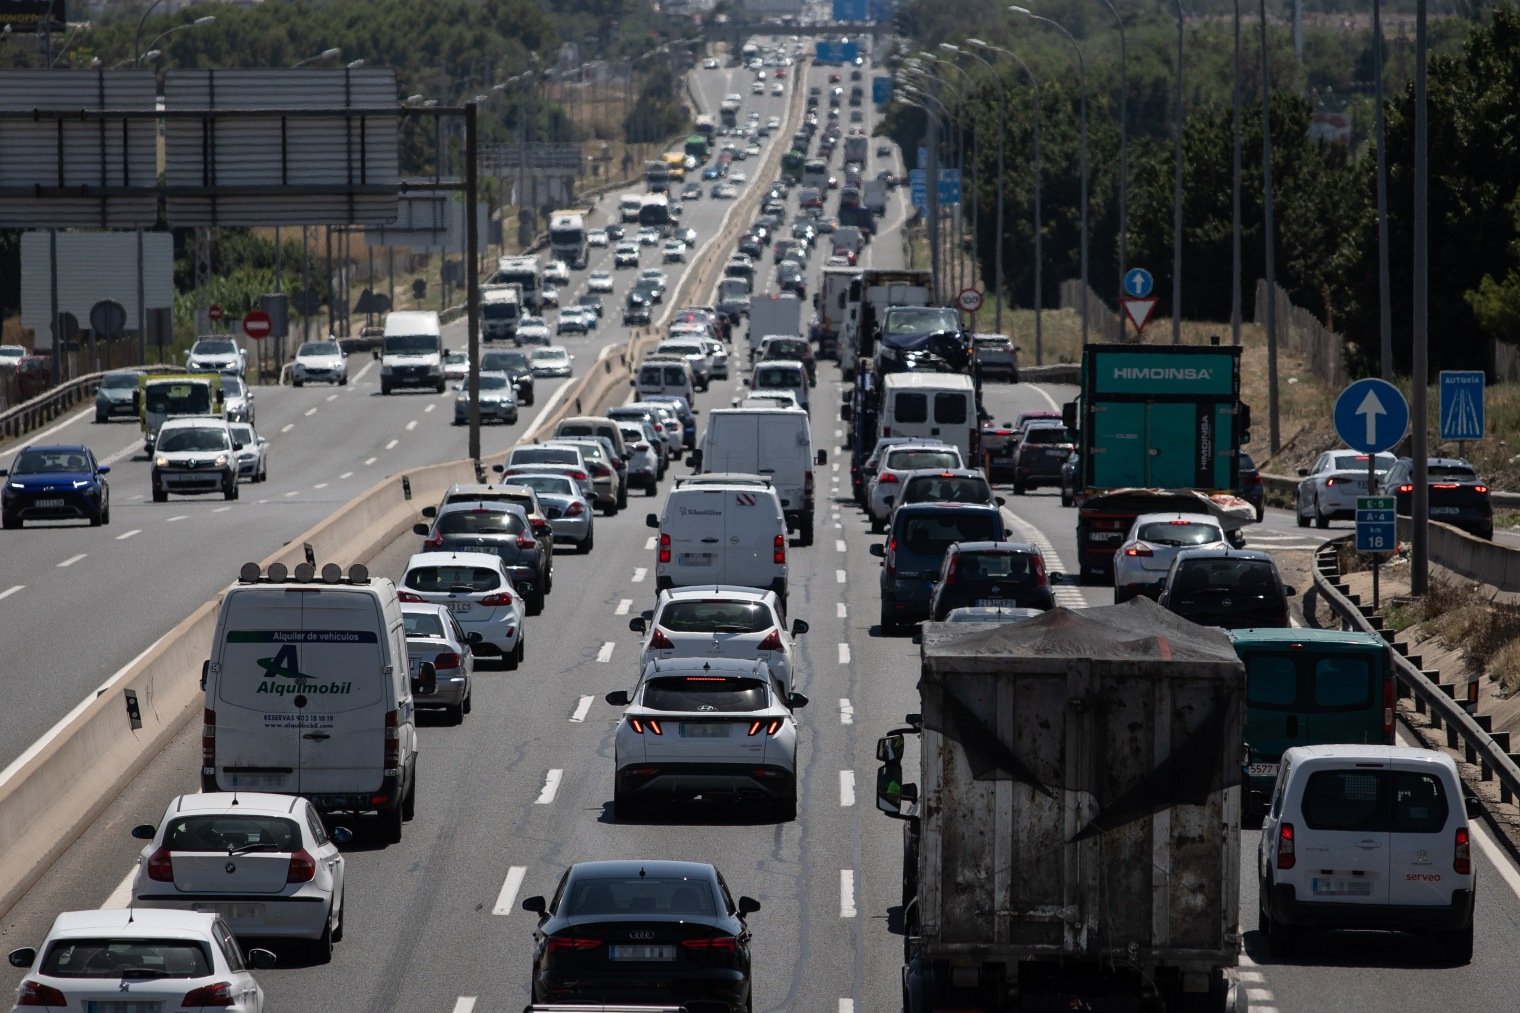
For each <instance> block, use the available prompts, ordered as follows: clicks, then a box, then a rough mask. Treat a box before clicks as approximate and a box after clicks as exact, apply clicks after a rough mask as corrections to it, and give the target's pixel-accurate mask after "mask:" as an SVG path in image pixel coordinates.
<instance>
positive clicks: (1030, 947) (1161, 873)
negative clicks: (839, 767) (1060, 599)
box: [877, 598, 1245, 1013]
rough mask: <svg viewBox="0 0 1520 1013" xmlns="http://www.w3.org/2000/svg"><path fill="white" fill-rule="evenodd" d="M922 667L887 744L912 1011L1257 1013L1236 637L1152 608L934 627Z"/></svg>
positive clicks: (1141, 602)
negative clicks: (1245, 870)
mask: <svg viewBox="0 0 1520 1013" xmlns="http://www.w3.org/2000/svg"><path fill="white" fill-rule="evenodd" d="M920 658H921V672H920V681H919V694H920V700H921V705H922V713H920V714H911V715H909V716H908V727H906V728H902V729H896V730H894V731H892V732H890V733H889V734H888V735H887V736H886V737H884V738H883V739H881V740H880V741H879V742H878V743H877V756H878V759H879V760H881V761H882V765H881V767H880V768H879V769H878V771H877V807H878V808H879V809H881V810H882V811H884V812H886V813H888V814H889V815H892V816H894V817H896V818H899V819H902V820H904V821H905V827H904V830H905V833H904V856H903V857H904V865H903V925H904V929H905V932H906V945H905V955H904V964H903V969H902V986H903V990H902V994H903V1006H904V1009H905V1011H907V1013H928V1011H945V1010H952V1009H953V1010H955V1011H957V1013H961V1011H965V1013H971V1011H978V1013H1002V1011H1011V1010H1044V1011H1054V1010H1071V1009H1080V1010H1093V1011H1160V1010H1179V1009H1186V1010H1199V1011H1205V1010H1206V1011H1210V1013H1233V1011H1241V1010H1243V1009H1244V1008H1245V998H1244V995H1243V991H1242V990H1241V989H1240V988H1239V986H1238V984H1237V982H1236V980H1235V975H1234V972H1233V968H1234V967H1235V966H1236V963H1237V954H1238V952H1239V949H1240V930H1239V926H1238V908H1239V903H1240V779H1241V752H1242V750H1241V731H1242V715H1243V713H1244V710H1243V696H1244V689H1245V678H1244V670H1243V668H1242V666H1241V664H1240V661H1239V659H1238V658H1237V657H1236V656H1235V651H1234V648H1233V647H1232V646H1231V644H1230V641H1229V638H1228V637H1226V636H1225V635H1224V633H1223V632H1222V631H1220V630H1217V629H1214V628H1211V627H1202V626H1197V625H1195V624H1193V623H1190V622H1188V621H1187V620H1185V619H1182V618H1181V617H1179V616H1176V615H1173V614H1172V613H1170V612H1167V611H1166V610H1165V609H1162V608H1161V607H1160V606H1158V605H1156V604H1155V603H1154V602H1151V601H1150V600H1149V599H1145V598H1137V599H1133V600H1131V601H1129V602H1127V603H1126V604H1124V605H1113V606H1105V607H1101V608H1092V609H1083V610H1079V611H1072V610H1068V609H1064V608H1056V609H1054V610H1052V611H1050V612H1047V613H1045V614H1043V615H1041V616H1037V617H1035V618H1032V619H1027V620H1024V621H1021V622H1018V623H1011V624H1010V623H996V624H994V623H987V624H981V623H956V624H950V623H927V624H925V625H924V629H923V637H922V644H921V647H920ZM915 733H916V734H918V735H920V736H921V741H920V743H919V749H918V753H919V757H920V759H919V771H920V773H919V776H920V781H919V783H917V784H909V783H904V781H903V777H904V774H903V753H904V736H905V735H911V734H915Z"/></svg>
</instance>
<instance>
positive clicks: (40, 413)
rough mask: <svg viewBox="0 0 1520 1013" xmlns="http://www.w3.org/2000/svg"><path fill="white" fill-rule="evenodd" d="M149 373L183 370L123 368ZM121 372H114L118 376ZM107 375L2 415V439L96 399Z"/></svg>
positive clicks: (65, 386)
mask: <svg viewBox="0 0 1520 1013" xmlns="http://www.w3.org/2000/svg"><path fill="white" fill-rule="evenodd" d="M120 368H121V369H140V370H143V371H144V372H148V373H182V372H184V367H182V366H169V365H160V364H154V365H147V366H122V367H120ZM118 371H119V370H111V372H113V373H114V372H118ZM103 376H105V373H104V372H100V373H86V374H85V375H84V376H79V377H75V378H74V379H72V380H69V381H68V382H66V383H61V384H59V385H58V386H57V387H52V388H50V389H48V390H45V391H43V392H42V393H41V394H38V395H37V396H36V397H34V398H32V399H31V400H30V401H24V402H22V403H21V404H18V405H16V406H15V407H14V408H10V409H7V410H6V411H3V412H0V439H16V438H20V437H22V436H25V435H26V434H27V433H30V432H31V431H32V430H34V429H40V428H42V427H43V426H45V425H47V424H48V423H49V422H52V421H53V420H54V419H56V418H58V416H60V415H62V414H63V413H64V412H66V411H68V410H69V409H70V408H72V407H74V406H75V405H76V404H78V403H79V402H81V401H83V400H85V399H86V398H92V397H94V396H95V388H96V386H97V385H98V384H99V383H100V378H101V377H103Z"/></svg>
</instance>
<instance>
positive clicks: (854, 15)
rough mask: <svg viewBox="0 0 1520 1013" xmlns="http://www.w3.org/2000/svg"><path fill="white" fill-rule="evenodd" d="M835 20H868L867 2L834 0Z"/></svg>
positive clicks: (863, 0) (862, 0)
mask: <svg viewBox="0 0 1520 1013" xmlns="http://www.w3.org/2000/svg"><path fill="white" fill-rule="evenodd" d="M834 20H835V21H864V20H866V0H834Z"/></svg>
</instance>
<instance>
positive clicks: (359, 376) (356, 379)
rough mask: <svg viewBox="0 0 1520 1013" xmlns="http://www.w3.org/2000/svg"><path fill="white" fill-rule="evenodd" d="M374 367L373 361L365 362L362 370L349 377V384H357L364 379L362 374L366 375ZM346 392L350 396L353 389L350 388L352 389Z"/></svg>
mask: <svg viewBox="0 0 1520 1013" xmlns="http://www.w3.org/2000/svg"><path fill="white" fill-rule="evenodd" d="M374 367H375V360H374V359H371V360H370V361H368V362H366V363H365V364H364V368H363V369H361V370H359V372H357V373H355V374H354V375H353V376H351V377H349V383H358V382H359V381H360V380H362V379H364V374H365V373H368V372H369V371H370V370H371V369H373V368H374ZM348 392H349V393H350V394H352V393H353V392H354V388H352V387H350V388H348Z"/></svg>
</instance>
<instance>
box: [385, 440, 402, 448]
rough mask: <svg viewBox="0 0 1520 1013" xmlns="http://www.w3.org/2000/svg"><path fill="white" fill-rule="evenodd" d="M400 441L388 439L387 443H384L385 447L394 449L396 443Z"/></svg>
mask: <svg viewBox="0 0 1520 1013" xmlns="http://www.w3.org/2000/svg"><path fill="white" fill-rule="evenodd" d="M400 442H401V441H400V440H392V441H390V442H389V443H387V444H386V445H385V449H386V450H395V449H396V444H398V443H400Z"/></svg>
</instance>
